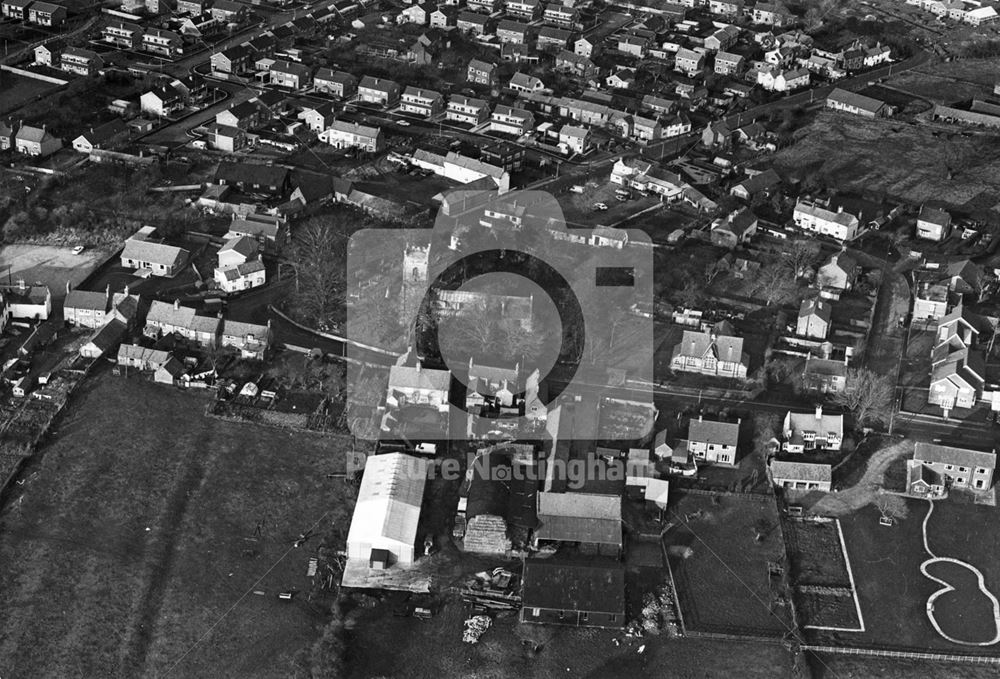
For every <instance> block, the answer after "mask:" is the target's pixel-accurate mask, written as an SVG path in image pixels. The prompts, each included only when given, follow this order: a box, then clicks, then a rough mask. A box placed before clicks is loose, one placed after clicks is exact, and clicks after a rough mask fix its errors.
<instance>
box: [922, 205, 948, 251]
mask: <svg viewBox="0 0 1000 679" xmlns="http://www.w3.org/2000/svg"><path fill="white" fill-rule="evenodd" d="M950 233H951V215H950V214H948V213H947V212H946V211H944V210H942V209H941V208H937V207H931V206H930V205H926V204H925V205H922V206H921V207H920V214H919V215H918V216H917V238H923V239H925V240H932V241H935V242H941V241H943V240H944V239H945V238H947V237H948V236H949V234H950Z"/></svg>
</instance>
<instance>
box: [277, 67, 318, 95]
mask: <svg viewBox="0 0 1000 679" xmlns="http://www.w3.org/2000/svg"><path fill="white" fill-rule="evenodd" d="M269 76H270V83H271V84H272V85H277V86H278V87H287V88H289V89H293V90H300V89H302V88H304V87H308V86H309V83H310V82H311V81H312V69H310V68H309V67H308V66H306V65H305V64H300V63H298V62H295V61H275V62H274V63H272V64H271V68H270V70H269Z"/></svg>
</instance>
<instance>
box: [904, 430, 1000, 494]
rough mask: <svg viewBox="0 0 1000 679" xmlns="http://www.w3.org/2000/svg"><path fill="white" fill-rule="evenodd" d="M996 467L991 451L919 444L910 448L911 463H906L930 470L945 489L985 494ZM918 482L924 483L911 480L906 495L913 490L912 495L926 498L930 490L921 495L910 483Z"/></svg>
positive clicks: (922, 479)
mask: <svg viewBox="0 0 1000 679" xmlns="http://www.w3.org/2000/svg"><path fill="white" fill-rule="evenodd" d="M996 463H997V456H996V452H995V451H990V452H984V451H979V450H970V449H967V448H955V447H953V446H942V445H938V444H935V443H924V442H923V441H919V442H917V444H916V445H915V446H914V449H913V459H912V460H911V461H910V465H911V467H914V466H915V467H925V468H928V469H930V470H931V471H932V472H934V474H935V475H937V478H939V479H940V482H939V483H941V482H943V483H942V485H944V486H945V487H946V488H968V489H971V490H974V491H985V490H988V489H989V488H990V486H992V485H993V473H994V471H995V470H996ZM919 481H924V482H925V483H927V481H926V478H925V477H923V476H919V477H918V478H917V479H911V485H910V491H911V492H914V491H915V490H917V492H915V493H914V494H917V495H927V494H930V493H929V492H928V491H930V490H931V489H930V488H926V489H924V490H922V491H921V490H918V489H915V488H914V487H913V483H914V482H919ZM930 485H933V484H930Z"/></svg>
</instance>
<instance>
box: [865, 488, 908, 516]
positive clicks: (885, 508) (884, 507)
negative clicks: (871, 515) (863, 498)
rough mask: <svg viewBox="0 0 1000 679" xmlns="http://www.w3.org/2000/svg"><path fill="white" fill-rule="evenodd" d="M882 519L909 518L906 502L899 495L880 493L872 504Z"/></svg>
mask: <svg viewBox="0 0 1000 679" xmlns="http://www.w3.org/2000/svg"><path fill="white" fill-rule="evenodd" d="M873 504H874V505H875V507H876V508H877V509H878V511H879V513H881V514H882V518H883V519H905V518H906V517H907V516H909V513H910V512H909V509H908V508H907V506H906V501H905V500H903V498H901V497H900V496H899V495H892V494H890V493H884V492H880V493H879V494H878V495H876V496H875V500H874V502H873Z"/></svg>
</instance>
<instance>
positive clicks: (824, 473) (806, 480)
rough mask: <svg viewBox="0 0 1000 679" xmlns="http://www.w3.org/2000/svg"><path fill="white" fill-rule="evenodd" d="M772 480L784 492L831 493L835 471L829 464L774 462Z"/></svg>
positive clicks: (771, 467)
mask: <svg viewBox="0 0 1000 679" xmlns="http://www.w3.org/2000/svg"><path fill="white" fill-rule="evenodd" d="M769 468H770V472H771V479H772V480H773V481H774V485H775V486H776V487H778V488H782V489H784V490H799V491H814V490H815V491H821V492H824V493H829V492H830V490H831V482H832V479H833V469H832V468H831V467H830V465H828V464H814V463H812V462H791V461H786V460H772V461H771V464H770V467H769Z"/></svg>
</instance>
